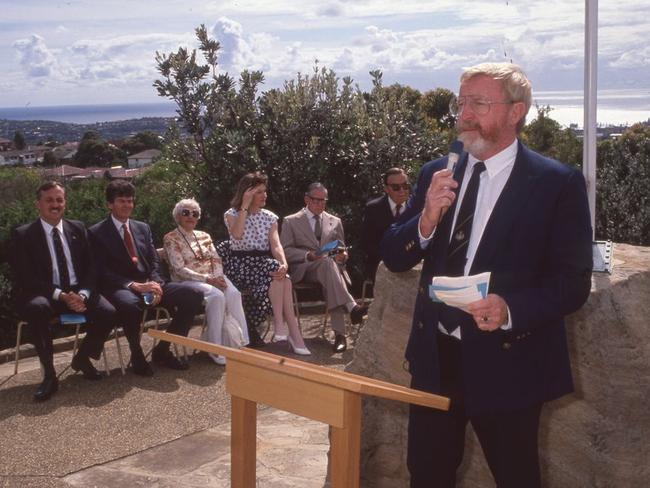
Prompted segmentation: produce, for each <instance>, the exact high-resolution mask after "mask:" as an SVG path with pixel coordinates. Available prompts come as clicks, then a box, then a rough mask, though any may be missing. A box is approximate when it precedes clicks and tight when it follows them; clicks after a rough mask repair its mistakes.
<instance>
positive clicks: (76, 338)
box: [56, 324, 81, 378]
mask: <svg viewBox="0 0 650 488" xmlns="http://www.w3.org/2000/svg"><path fill="white" fill-rule="evenodd" d="M79 329H81V324H75V329H74V344H73V345H72V357H73V358H74V357H75V355H76V354H77V346H78V345H79ZM71 364H72V362H71V363H70V364H68V365H67V366H66V367H65V368H63V369H62V370H61V372H60V373H59V374H57V375H56V377H57V378H60V377H61V375H62V374H63V373H65V372H66V371H67V370H68V369H69V368H70V366H71Z"/></svg>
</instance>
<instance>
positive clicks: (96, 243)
mask: <svg viewBox="0 0 650 488" xmlns="http://www.w3.org/2000/svg"><path fill="white" fill-rule="evenodd" d="M106 201H107V205H108V208H109V209H110V211H111V214H110V215H109V217H108V218H107V219H105V220H102V221H101V222H99V223H97V224H95V225H93V226H92V227H91V228H90V235H91V238H92V242H93V248H94V251H95V257H96V259H97V262H98V272H99V282H100V285H101V289H102V292H103V293H104V294H105V295H106V297H107V298H108V300H109V301H110V302H111V303H112V304H113V305H114V306H115V308H116V309H117V312H118V317H119V319H120V323H121V324H123V326H124V333H125V335H126V338H127V340H128V342H129V348H130V349H131V364H132V365H133V372H134V373H135V374H137V375H140V376H152V375H153V370H152V369H151V366H149V364H148V363H147V361H146V359H145V356H144V354H143V352H142V347H141V346H140V322H141V320H142V312H143V310H144V308H145V307H146V306H149V305H150V306H156V305H158V304H160V305H162V306H163V307H165V308H167V309H168V310H170V312H171V313H172V315H173V317H174V318H173V320H172V323H171V325H170V326H169V328H168V329H167V330H168V332H171V333H172V334H180V335H185V336H186V335H187V333H188V332H189V329H190V326H191V325H192V320H193V318H194V315H196V314H197V313H200V311H201V306H202V304H203V293H202V292H201V291H200V290H199V289H195V288H193V287H191V286H188V285H185V284H181V283H165V282H164V281H163V279H162V278H161V276H160V273H159V261H158V253H157V252H156V248H155V247H154V244H153V237H152V235H151V229H150V228H149V226H148V225H147V224H145V223H144V222H139V221H137V220H132V219H130V216H131V213H132V212H133V207H134V204H135V187H134V186H133V185H132V184H131V183H129V182H127V181H124V180H114V181H111V182H110V183H109V184H108V186H107V187H106ZM145 300H146V301H147V302H148V303H146V304H145ZM153 361H154V362H156V363H159V364H161V365H163V366H166V367H168V368H171V369H177V370H183V369H187V368H188V365H187V363H185V362H183V361H180V360H179V359H178V358H176V357H175V356H174V355H173V354H172V352H171V351H170V350H169V343H168V342H164V341H161V342H159V343H158V345H156V347H155V348H154V350H153Z"/></svg>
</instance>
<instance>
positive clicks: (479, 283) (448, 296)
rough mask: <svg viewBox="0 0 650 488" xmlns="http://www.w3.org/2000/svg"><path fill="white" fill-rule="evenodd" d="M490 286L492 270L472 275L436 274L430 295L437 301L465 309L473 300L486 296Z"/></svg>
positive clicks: (432, 281)
mask: <svg viewBox="0 0 650 488" xmlns="http://www.w3.org/2000/svg"><path fill="white" fill-rule="evenodd" d="M489 287H490V272H489V271H486V272H485V273H481V274H477V275H472V276H457V277H449V276H434V277H433V280H431V285H430V286H429V296H430V297H431V299H432V300H433V301H435V302H442V303H445V304H446V305H449V306H450V307H457V308H460V309H462V310H465V307H466V306H467V305H469V304H470V303H472V302H475V301H477V300H481V299H483V298H485V297H486V296H487V294H488V289H489Z"/></svg>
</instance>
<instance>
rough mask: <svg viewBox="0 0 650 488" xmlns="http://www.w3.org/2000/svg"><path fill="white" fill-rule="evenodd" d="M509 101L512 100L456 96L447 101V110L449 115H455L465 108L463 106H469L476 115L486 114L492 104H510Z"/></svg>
mask: <svg viewBox="0 0 650 488" xmlns="http://www.w3.org/2000/svg"><path fill="white" fill-rule="evenodd" d="M511 103H514V102H492V101H490V100H486V99H485V98H473V97H456V98H453V99H452V100H451V101H450V102H449V112H451V115H453V116H457V115H460V113H461V112H462V111H463V110H465V107H469V108H470V109H471V110H472V112H474V113H475V114H476V115H487V114H488V113H489V112H490V108H491V107H492V105H495V104H503V105H510V104H511Z"/></svg>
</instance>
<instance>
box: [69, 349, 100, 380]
mask: <svg viewBox="0 0 650 488" xmlns="http://www.w3.org/2000/svg"><path fill="white" fill-rule="evenodd" d="M70 366H71V367H72V369H74V370H75V371H81V372H82V373H83V375H84V378H86V379H87V380H101V379H102V375H101V374H99V371H97V370H96V369H95V366H93V363H91V362H90V359H88V356H81V355H79V354H77V355H76V356H75V357H73V358H72V364H71V365H70Z"/></svg>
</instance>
